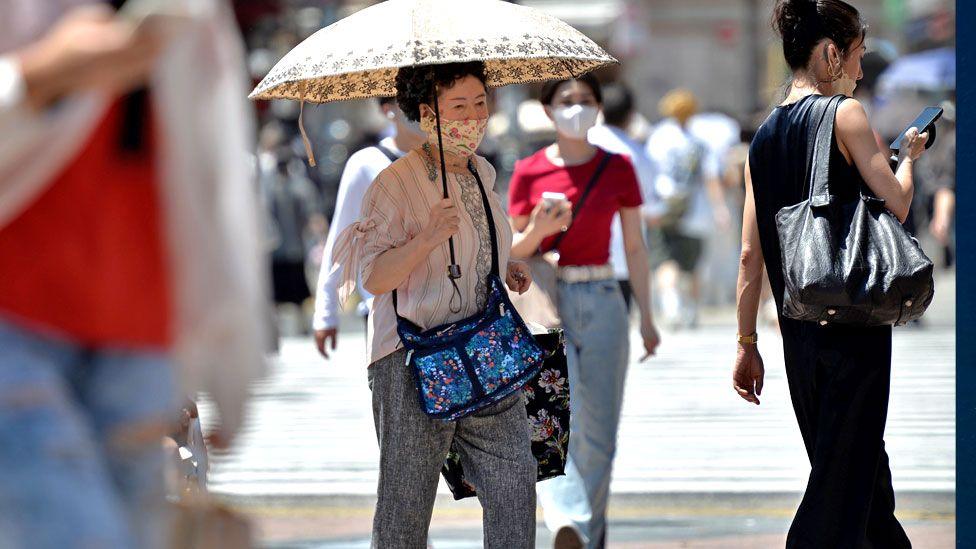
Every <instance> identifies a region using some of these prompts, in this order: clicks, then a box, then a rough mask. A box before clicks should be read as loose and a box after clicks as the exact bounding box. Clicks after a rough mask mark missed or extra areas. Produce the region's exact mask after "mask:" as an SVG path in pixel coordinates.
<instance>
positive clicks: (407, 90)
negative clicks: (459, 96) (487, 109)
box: [396, 61, 488, 122]
mask: <svg viewBox="0 0 976 549" xmlns="http://www.w3.org/2000/svg"><path fill="white" fill-rule="evenodd" d="M465 76H473V77H475V78H477V79H478V80H480V81H481V83H482V84H486V82H487V80H488V79H487V77H486V76H485V64H484V63H483V62H481V61H470V62H467V63H445V64H442V65H424V66H420V67H403V68H401V69H400V70H399V71H398V72H397V76H396V92H397V94H396V101H397V104H398V105H399V106H400V110H401V111H403V114H404V115H405V116H406V117H407V119H408V120H413V121H414V122H416V121H418V120H420V105H421V104H423V103H427V104H430V103H432V102H433V100H434V90H435V89H437V88H450V87H451V86H453V85H454V83H455V82H457V81H458V80H460V79H462V78H464V77H465ZM486 85H487V84H486Z"/></svg>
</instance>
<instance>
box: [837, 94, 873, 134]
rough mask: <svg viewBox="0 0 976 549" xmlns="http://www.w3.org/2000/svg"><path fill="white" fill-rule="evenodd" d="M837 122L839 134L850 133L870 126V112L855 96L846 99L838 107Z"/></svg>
mask: <svg viewBox="0 0 976 549" xmlns="http://www.w3.org/2000/svg"><path fill="white" fill-rule="evenodd" d="M836 124H837V133H838V134H839V135H850V134H853V133H856V132H859V131H863V130H864V129H865V128H869V127H870V126H869V124H868V113H867V111H865V110H864V105H862V104H861V102H860V101H858V100H857V99H853V98H848V99H845V100H844V101H842V102H841V104H840V106H838V107H837V122H836Z"/></svg>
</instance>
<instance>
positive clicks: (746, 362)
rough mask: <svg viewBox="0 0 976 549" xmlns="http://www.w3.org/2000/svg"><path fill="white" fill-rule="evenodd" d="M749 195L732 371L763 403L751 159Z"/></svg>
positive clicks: (759, 261)
mask: <svg viewBox="0 0 976 549" xmlns="http://www.w3.org/2000/svg"><path fill="white" fill-rule="evenodd" d="M745 182H746V197H745V207H744V208H743V213H742V255H741V257H740V260H739V279H738V282H737V283H736V298H737V299H736V321H737V323H738V331H739V333H738V336H737V337H736V340H737V342H738V349H737V352H736V357H735V368H734V369H733V371H732V387H733V388H734V389H735V392H736V393H738V394H739V396H740V397H742V398H743V399H744V400H745V401H747V402H751V403H753V404H756V405H759V396H760V395H761V394H762V387H763V379H764V378H765V375H766V369H765V367H764V366H763V360H762V356H760V355H759V347H758V346H757V341H758V336H757V335H756V317H757V316H758V314H759V303H760V302H761V300H762V286H763V273H764V271H765V264H764V263H763V253H762V248H761V247H760V245H759V225H758V223H757V222H756V203H755V201H754V200H753V194H752V174H751V173H750V171H749V159H748V158H747V159H746V167H745Z"/></svg>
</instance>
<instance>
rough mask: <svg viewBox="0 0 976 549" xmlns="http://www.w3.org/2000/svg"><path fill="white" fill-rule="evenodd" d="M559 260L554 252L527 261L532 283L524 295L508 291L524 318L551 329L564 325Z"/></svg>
mask: <svg viewBox="0 0 976 549" xmlns="http://www.w3.org/2000/svg"><path fill="white" fill-rule="evenodd" d="M557 261H558V260H557V256H556V254H555V253H552V252H550V253H547V254H542V255H537V256H534V257H531V258H529V259H527V260H526V261H525V262H526V263H528V265H529V269H531V270H532V284H531V285H530V286H529V289H528V290H526V292H525V293H524V294H522V295H519V294H518V293H516V292H512V291H509V292H508V297H509V298H510V299H511V300H512V305H514V306H515V310H516V311H518V313H519V315H520V316H521V317H522V320H524V321H526V322H533V323H535V324H541V325H542V326H545V327H546V328H550V329H552V328H559V327H560V326H562V322H561V321H560V320H559V298H558V291H559V290H558V287H557V284H558V280H557V278H556V263H557Z"/></svg>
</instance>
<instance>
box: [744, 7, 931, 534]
mask: <svg viewBox="0 0 976 549" xmlns="http://www.w3.org/2000/svg"><path fill="white" fill-rule="evenodd" d="M773 26H774V28H775V29H776V30H777V31H778V33H779V34H780V36H781V37H782V39H783V52H784V56H785V57H786V61H787V63H788V64H789V65H790V67H791V68H792V70H793V77H792V83H791V85H790V88H789V92H788V96H787V97H786V99H785V100H784V101H783V103H782V104H781V105H780V106H779V107H777V108H776V109H774V110H773V112H772V113H771V114H770V115H769V117H768V118H767V119H766V121H765V122H764V123H763V125H762V126H761V127H760V128H759V131H758V132H757V134H756V137H755V139H754V140H753V142H752V147H751V148H750V150H749V162H748V164H747V165H746V171H745V180H746V202H745V208H744V210H743V227H742V257H741V260H740V264H739V265H740V268H739V282H738V294H739V302H738V330H739V336H738V342H739V348H738V353H737V357H736V362H735V367H734V370H733V387H734V389H735V391H736V392H737V393H738V394H739V396H741V397H742V398H743V399H745V400H746V401H748V402H751V403H754V404H757V405H758V404H759V397H760V395H761V394H762V388H763V380H764V377H765V371H764V366H763V361H762V357H761V356H760V355H759V351H758V347H757V343H756V316H757V309H758V307H759V300H760V293H761V286H762V275H763V270H764V268H765V270H766V272H767V273H768V274H769V282H770V285H771V286H772V289H773V295H774V297H775V298H776V301H777V303H776V304H777V308H778V310H780V311H782V307H783V291H784V290H783V288H784V281H783V265H782V259H781V254H780V252H781V250H780V247H781V243H780V241H779V235H778V233H777V229H776V221H775V217H776V214H777V212H778V211H780V210H781V209H782V208H784V207H788V206H793V205H795V204H798V203H800V202H802V201H803V200H805V199H806V198H807V197H808V196H809V182H808V181H807V165H808V158H807V157H808V152H807V151H808V147H807V145H808V140H809V139H811V138H813V136H814V135H815V134H816V132H815V131H812V132H811V131H810V128H811V127H816V125H817V124H818V122H819V120H817V119H816V116H815V113H816V112H817V111H816V109H814V108H813V107H814V105H815V103H816V102H817V101H819V100H820V98H822V97H823V96H826V97H830V96H833V95H838V94H841V95H844V96H847V98H846V99H845V100H844V101H843V102H842V103H840V106H839V108H838V109H837V114H836V126H835V136H834V139H833V146H832V147H831V149H832V150H831V152H830V166H831V175H830V182H831V187H830V191H831V193H833V194H836V195H838V196H840V197H843V199H845V200H846V199H847V198H849V197H850V198H853V197H855V196H857V193H858V192H859V189H860V187H861V185H864V184H866V185H867V187H869V188H870V190H871V191H872V192H873V193H874V194H875V195H876V196H877V197H878V198H881V199H884V201H885V206H886V207H887V208H888V209H889V210H890V211H891V213H892V214H894V215H895V216H897V218H898V219H899V220H900V221H902V222H904V220H905V218H906V216H907V215H908V211H909V208H910V206H911V202H912V195H913V191H914V188H913V187H914V186H913V183H912V165H913V164H914V162H915V160H916V159H918V158H919V156H921V154H922V153H923V152H924V150H925V141H926V140H927V139H928V136H927V135H926V134H924V133H923V134H921V135H920V134H919V133H918V130H917V129H914V128H913V129H911V130H909V131H908V133H907V134H906V135H905V137H904V140H903V141H902V150H901V151H900V154H899V158H900V159H901V164H900V165H899V167H898V169H897V173H892V171H891V168H890V167H889V166H888V155H887V154H885V153H883V152H882V151H881V149H879V148H878V145H877V143H876V142H875V139H874V134H873V132H872V130H871V126H870V125H869V123H868V119H867V115H866V113H865V111H864V108H863V107H862V106H861V104H860V102H859V101H857V100H856V99H852V98H851V96H852V95H853V93H854V89H855V87H856V86H857V80H858V79H860V77H861V57H862V56H863V55H864V52H865V48H864V40H865V35H866V29H867V27H866V25H865V23H864V21H863V20H862V19H861V15H860V13H859V12H858V10H857V9H856V8H854V7H853V6H851V5H850V4H848V3H846V2H843V1H841V0H818V1H816V2H812V1H808V0H802V1H801V0H779V1H778V2H777V3H776V7H775V8H774V12H773ZM842 183H843V184H842ZM779 327H780V333H781V334H782V338H783V352H784V358H785V365H786V376H787V381H788V383H789V388H790V397H791V398H792V401H793V409H794V411H795V413H796V418H797V422H798V423H799V426H800V432H801V434H802V436H803V442H804V445H805V446H806V450H807V454H808V456H809V458H810V463H811V466H812V469H811V471H810V477H809V480H808V483H807V487H806V492H805V493H804V495H803V500H802V501H801V503H800V507H799V509H798V510H797V512H796V516H795V517H794V519H793V524H792V525H791V526H790V530H789V535H788V537H787V541H786V547H787V548H806V547H851V548H853V547H885V548H886V549H889V548H890V549H899V548H905V549H907V548H910V547H911V543H910V542H909V540H908V537H907V535H906V534H905V530H904V529H903V528H902V526H901V524H899V523H898V519H897V518H896V517H895V493H894V490H893V488H892V484H891V470H890V468H889V465H888V454H887V453H886V452H885V444H884V429H885V420H886V415H887V410H888V397H889V389H890V383H891V326H872V327H863V326H856V325H844V324H832V323H830V322H828V321H823V322H819V323H818V322H801V321H797V320H793V319H790V318H787V317H785V316H782V315H781V316H780V319H779Z"/></svg>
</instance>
